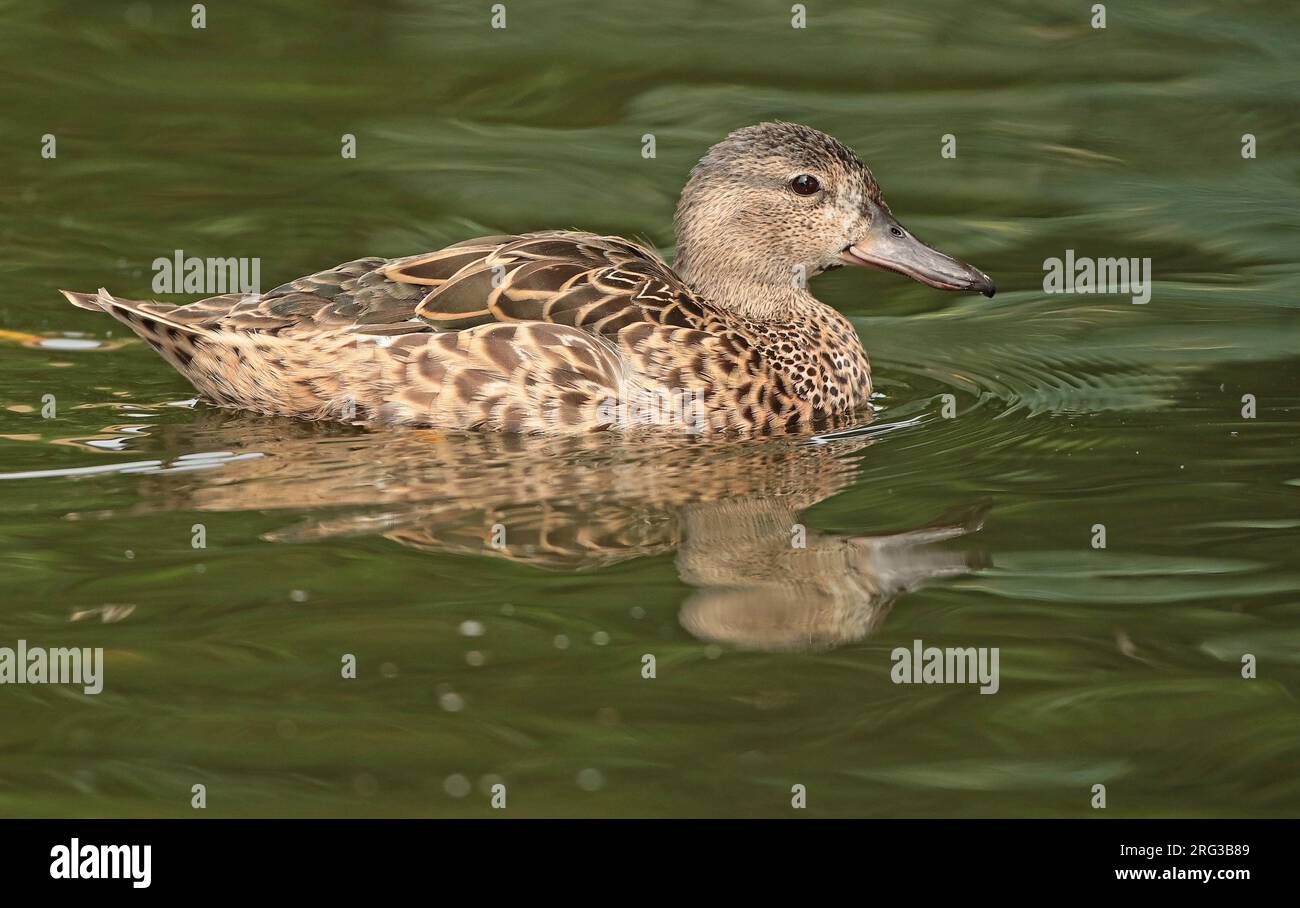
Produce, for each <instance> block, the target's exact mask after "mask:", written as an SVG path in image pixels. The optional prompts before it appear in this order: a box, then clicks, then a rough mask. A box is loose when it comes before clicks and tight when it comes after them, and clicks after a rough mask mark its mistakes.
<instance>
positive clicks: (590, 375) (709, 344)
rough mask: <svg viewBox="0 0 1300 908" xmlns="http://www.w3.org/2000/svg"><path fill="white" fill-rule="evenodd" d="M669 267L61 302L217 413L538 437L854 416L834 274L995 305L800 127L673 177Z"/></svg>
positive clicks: (863, 378)
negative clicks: (150, 351) (97, 316)
mask: <svg viewBox="0 0 1300 908" xmlns="http://www.w3.org/2000/svg"><path fill="white" fill-rule="evenodd" d="M675 227H676V233H677V252H676V257H675V260H674V264H673V266H672V267H669V266H668V264H666V263H665V262H664V261H663V260H662V259H661V258H660V257H659V256H658V255H657V254H656V253H655V252H653V251H652V250H650V249H647V248H645V247H644V246H642V245H639V244H637V243H634V242H632V241H630V240H626V239H622V238H619V237H612V236H596V235H592V234H587V233H579V232H572V231H552V232H545V233H530V234H522V235H518V236H492V237H484V238H480V239H472V240H467V241H465V242H461V243H456V244H455V245H452V246H448V247H446V248H445V249H440V250H438V251H436V252H430V253H426V254H423V255H413V256H407V257H404V258H397V259H384V258H361V259H357V260H355V261H351V262H346V263H344V264H342V265H339V266H337V267H335V268H331V269H329V270H328V271H322V272H319V273H317V274H312V275H309V276H307V277H303V278H299V279H298V280H295V281H290V282H289V283H287V284H284V285H282V286H280V287H277V288H275V289H274V290H272V291H270V292H269V293H265V294H260V295H243V294H238V293H231V294H225V295H222V296H214V297H211V298H209V299H205V300H201V301H199V302H195V303H190V304H188V305H179V306H177V305H169V304H166V303H158V302H141V301H136V300H127V299H119V298H117V297H114V296H113V295H111V294H110V293H109V292H108V291H107V290H104V289H100V290H99V292H98V293H96V294H84V293H73V292H70V291H63V293H64V295H65V296H66V297H67V298H68V300H69V301H71V302H72V303H73V304H74V305H77V306H80V307H82V308H84V309H91V310H95V311H102V312H107V313H108V314H110V315H112V316H113V317H114V318H116V319H118V320H119V321H121V322H123V323H125V324H126V325H127V326H128V327H129V328H131V330H133V331H134V332H135V333H136V334H138V335H140V337H142V338H144V340H146V341H147V342H148V343H149V344H151V345H152V346H153V347H154V349H156V350H157V351H158V352H159V353H160V354H161V355H162V356H163V358H164V359H166V360H167V361H168V362H169V363H171V364H172V365H173V366H174V367H175V368H176V369H177V370H178V371H179V372H180V373H181V374H182V375H184V376H185V377H186V378H187V379H189V381H190V382H191V383H192V384H193V385H194V386H195V387H196V388H197V389H198V390H199V391H200V392H201V393H202V395H203V396H204V397H205V398H206V399H207V400H208V401H209V402H210V403H213V404H217V405H219V406H225V407H237V408H242V409H245V410H251V411H255V412H259V413H264V414H270V415H287V416H295V417H302V418H309V419H336V420H338V419H341V420H346V421H353V422H388V423H401V424H409V425H423V426H437V427H442V428H457V429H478V430H495V431H505V432H525V433H551V432H587V431H596V430H625V429H630V428H633V427H636V426H642V425H647V424H670V425H672V424H675V425H677V426H678V427H679V428H683V429H685V430H686V431H689V432H699V431H709V432H720V433H737V434H745V435H774V434H789V433H803V432H809V431H822V430H824V429H827V428H833V427H835V426H837V425H843V424H846V423H848V422H850V421H852V420H853V418H854V416H855V414H859V413H861V412H862V411H864V409H865V408H866V405H867V401H868V397H869V396H870V393H871V368H870V365H869V363H868V360H867V355H866V353H865V351H864V350H863V348H862V343H861V341H860V340H859V338H858V335H857V332H856V331H855V330H854V329H853V326H852V325H851V324H850V323H849V321H848V320H847V319H846V318H844V316H842V315H840V314H839V313H838V312H836V311H835V310H834V309H832V308H831V307H830V306H827V305H825V304H824V303H821V302H819V301H818V300H817V298H816V297H814V296H813V295H812V293H810V292H809V290H808V287H807V283H808V278H810V277H812V276H813V275H816V274H819V273H821V272H824V271H827V270H829V269H831V268H836V267H839V266H841V265H846V264H848V265H867V266H872V267H876V268H881V269H885V270H890V271H897V272H899V273H901V274H904V275H907V276H908V277H911V278H913V279H915V280H918V281H922V282H924V283H926V284H930V285H931V286H934V287H939V288H942V289H946V290H975V291H978V292H981V293H984V294H985V295H986V296H992V295H993V292H994V285H993V282H992V281H991V280H990V279H989V277H988V276H987V275H985V274H984V273H982V272H980V271H977V270H976V269H974V268H972V267H971V266H969V265H967V264H965V263H963V262H960V261H958V260H956V259H954V258H952V257H951V256H948V255H945V254H943V253H941V252H939V251H937V250H935V249H933V248H931V247H930V246H927V245H926V244H925V243H922V242H921V241H920V240H918V239H916V238H915V237H914V236H912V234H911V233H910V232H909V231H908V230H907V229H906V228H904V227H903V226H902V225H901V224H899V223H898V221H897V220H895V218H894V216H893V214H892V213H891V212H890V210H889V207H888V206H887V205H886V204H885V202H884V200H883V199H882V198H881V190H880V186H879V184H878V183H877V182H876V180H875V178H874V177H873V176H872V174H871V171H870V170H868V169H867V167H866V165H865V164H863V163H862V161H861V160H860V159H859V158H858V156H857V155H856V154H854V153H853V152H852V151H851V150H850V149H849V148H848V147H846V146H845V145H844V144H842V143H841V142H839V141H837V140H836V139H834V138H832V137H831V136H828V135H826V134H825V133H822V132H819V131H817V130H815V129H811V128H809V127H807V126H800V125H797V124H793V123H780V122H774V123H762V124H759V125H757V126H750V127H746V128H743V129H739V130H736V131H735V132H733V133H732V134H731V135H729V136H727V138H726V139H725V140H723V141H722V142H720V143H718V144H717V145H715V146H713V147H712V148H711V149H709V151H708V153H707V154H706V155H705V156H704V157H703V158H702V159H701V160H700V162H699V163H698V164H697V165H696V166H695V168H694V169H693V170H692V171H691V174H690V177H689V179H688V181H687V183H686V187H685V188H684V189H683V191H682V195H681V199H680V201H679V203H678V206H677V214H676V219H675Z"/></svg>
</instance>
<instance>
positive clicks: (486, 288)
mask: <svg viewBox="0 0 1300 908" xmlns="http://www.w3.org/2000/svg"><path fill="white" fill-rule="evenodd" d="M380 271H381V272H382V273H383V274H384V275H385V276H386V277H387V278H388V279H389V280H391V281H394V282H396V283H398V284H403V285H408V286H418V287H422V288H424V290H425V292H426V295H425V296H424V297H423V299H422V300H421V301H420V303H419V305H417V306H416V307H415V314H416V315H417V316H418V317H420V318H422V319H424V320H425V321H426V322H428V323H429V324H431V325H433V326H435V327H441V328H466V327H470V326H472V325H481V324H486V323H489V322H518V321H541V322H551V323H553V324H559V325H570V326H573V327H575V328H581V329H583V330H584V331H588V332H590V333H592V334H598V335H604V336H611V335H614V334H616V333H618V331H619V330H620V329H622V328H626V327H627V326H628V325H632V324H636V323H649V324H655V325H665V326H671V327H679V328H702V327H704V326H705V325H706V324H707V323H708V322H709V321H710V315H711V312H710V308H709V306H708V305H707V304H706V303H704V302H703V301H702V300H700V299H699V298H697V297H696V296H695V294H694V293H693V292H692V291H691V289H690V287H688V286H687V285H686V283H685V282H684V281H682V280H681V278H679V277H678V276H677V275H676V274H674V273H673V270H672V269H671V268H669V267H668V265H667V264H665V263H664V262H663V260H662V259H660V258H659V257H658V256H657V255H655V254H654V253H653V252H651V251H649V250H647V249H645V248H644V247H642V246H640V245H638V244H636V243H633V242H631V241H629V240H625V239H621V238H619V237H609V236H595V235H593V234H587V233H568V232H563V233H562V232H552V233H535V234H526V235H522V236H513V237H487V238H484V239H481V240H469V241H467V242H464V243H457V244H456V245H455V246H448V247H447V248H446V249H442V250H439V251H438V252H431V253H428V254H426V255H418V256H411V257H409V258H404V259H396V260H394V261H392V262H389V263H388V264H387V265H385V266H384V267H383V268H381V269H380Z"/></svg>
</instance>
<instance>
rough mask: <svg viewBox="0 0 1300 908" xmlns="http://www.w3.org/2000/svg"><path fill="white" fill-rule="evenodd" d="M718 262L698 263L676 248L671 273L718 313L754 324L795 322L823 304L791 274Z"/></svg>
mask: <svg viewBox="0 0 1300 908" xmlns="http://www.w3.org/2000/svg"><path fill="white" fill-rule="evenodd" d="M726 264H730V263H725V264H724V263H721V262H711V261H708V260H707V259H705V260H697V259H696V258H695V257H693V256H692V255H691V254H690V250H689V249H686V248H684V247H682V246H678V248H677V255H676V258H675V259H674V261H673V270H674V271H676V272H677V274H678V276H680V277H681V278H682V279H683V280H685V281H686V283H688V284H689V285H690V286H691V289H692V290H694V291H695V292H696V293H698V294H699V295H700V296H702V297H704V298H705V299H707V300H708V301H709V302H711V303H713V304H714V305H715V306H717V307H718V308H720V309H725V310H726V311H728V312H734V313H736V314H737V315H740V316H742V317H744V318H747V319H751V320H753V321H757V322H773V323H783V324H789V323H791V322H798V321H800V320H801V318H802V317H806V316H807V315H808V314H809V313H810V312H812V311H815V310H817V309H819V308H821V307H822V306H824V305H825V304H824V303H822V302H821V301H819V300H818V299H817V297H815V296H813V295H812V294H811V293H809V292H808V289H807V288H806V287H803V286H801V283H802V281H800V280H797V279H796V278H797V275H795V274H794V273H793V272H792V273H791V274H790V275H788V276H786V275H781V276H779V277H778V276H774V275H761V274H754V273H753V272H744V271H738V270H735V269H732V268H728V267H726Z"/></svg>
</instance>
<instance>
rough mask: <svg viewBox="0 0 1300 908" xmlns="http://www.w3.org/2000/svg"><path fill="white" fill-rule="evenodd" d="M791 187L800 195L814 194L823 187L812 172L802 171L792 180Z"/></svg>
mask: <svg viewBox="0 0 1300 908" xmlns="http://www.w3.org/2000/svg"><path fill="white" fill-rule="evenodd" d="M790 188H791V189H793V190H794V191H795V192H796V193H798V194H799V195H812V194H813V193H814V192H816V191H817V190H818V189H821V188H822V184H821V183H819V182H818V181H817V178H816V177H815V176H813V175H812V174H810V173H801V174H799V176H797V177H795V178H794V179H793V180H791V181H790Z"/></svg>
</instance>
